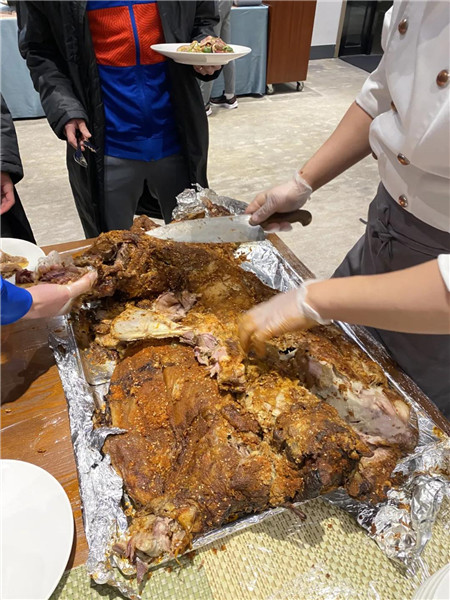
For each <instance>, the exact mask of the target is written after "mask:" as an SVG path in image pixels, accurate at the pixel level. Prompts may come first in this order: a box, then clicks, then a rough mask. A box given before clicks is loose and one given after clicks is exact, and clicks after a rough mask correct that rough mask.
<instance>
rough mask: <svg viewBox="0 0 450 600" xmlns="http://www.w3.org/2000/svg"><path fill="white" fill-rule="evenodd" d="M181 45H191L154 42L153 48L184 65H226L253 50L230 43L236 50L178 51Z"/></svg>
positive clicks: (186, 44)
mask: <svg viewBox="0 0 450 600" xmlns="http://www.w3.org/2000/svg"><path fill="white" fill-rule="evenodd" d="M180 46H189V43H184V44H153V46H151V49H152V50H155V51H156V52H159V53H160V54H163V55H164V56H167V57H168V58H171V59H172V60H174V61H175V62H177V63H181V64H183V65H196V66H201V65H203V66H204V65H207V66H211V67H213V66H217V65H226V64H227V63H229V62H230V61H231V60H236V59H237V58H241V57H242V56H245V55H246V54H248V53H249V52H251V51H252V49H251V48H248V47H247V46H237V45H236V44H229V46H231V47H232V48H233V50H234V52H178V51H177V48H180Z"/></svg>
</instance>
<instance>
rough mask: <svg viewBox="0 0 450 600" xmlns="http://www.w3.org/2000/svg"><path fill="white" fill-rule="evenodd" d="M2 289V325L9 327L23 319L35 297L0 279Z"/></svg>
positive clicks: (0, 307) (0, 305)
mask: <svg viewBox="0 0 450 600" xmlns="http://www.w3.org/2000/svg"><path fill="white" fill-rule="evenodd" d="M0 289H1V304H0V313H1V324H2V325H9V324H10V323H14V322H15V321H18V320H19V319H21V318H22V317H23V316H24V315H26V314H27V312H28V311H29V310H30V308H31V305H32V304H33V296H32V295H31V294H30V292H29V291H28V290H25V289H23V288H20V287H17V286H16V285H13V284H12V283H9V281H5V280H4V279H3V277H1V278H0Z"/></svg>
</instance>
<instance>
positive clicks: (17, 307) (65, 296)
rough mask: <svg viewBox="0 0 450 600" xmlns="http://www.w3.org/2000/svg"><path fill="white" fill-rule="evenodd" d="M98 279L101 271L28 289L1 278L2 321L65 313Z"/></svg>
mask: <svg viewBox="0 0 450 600" xmlns="http://www.w3.org/2000/svg"><path fill="white" fill-rule="evenodd" d="M96 280H97V272H96V271H90V272H89V273H86V275H83V277H81V278H80V279H78V280H77V281H74V282H73V283H70V284H68V285H58V284H55V283H40V284H38V285H36V286H33V287H31V288H28V289H24V288H19V287H17V286H15V285H13V284H12V283H9V282H8V281H5V280H4V279H3V278H1V281H0V283H1V324H2V325H8V324H10V323H14V322H15V321H18V320H19V319H22V318H23V319H40V318H43V317H54V316H57V315H62V314H65V313H66V312H68V311H69V310H70V306H71V304H72V301H73V300H74V299H75V298H77V297H78V296H80V295H81V294H85V293H86V292H87V291H89V290H90V289H91V287H92V286H93V285H94V283H95V281H96Z"/></svg>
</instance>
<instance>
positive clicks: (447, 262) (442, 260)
mask: <svg viewBox="0 0 450 600" xmlns="http://www.w3.org/2000/svg"><path fill="white" fill-rule="evenodd" d="M438 266H439V270H440V272H441V275H442V279H443V280H444V283H445V285H446V286H447V289H448V291H449V292H450V254H440V255H439V256H438Z"/></svg>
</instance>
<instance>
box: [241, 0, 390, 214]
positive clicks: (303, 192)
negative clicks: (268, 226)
mask: <svg viewBox="0 0 450 600" xmlns="http://www.w3.org/2000/svg"><path fill="white" fill-rule="evenodd" d="M392 12H393V11H392V10H389V11H388V12H387V13H386V15H385V21H384V24H383V34H382V46H383V49H385V48H386V45H387V40H388V38H389V35H390V26H391V21H392V22H395V19H394V20H392ZM390 102H391V97H390V92H389V88H388V85H387V81H386V72H385V67H384V56H383V58H382V59H381V61H380V64H379V65H378V67H377V68H376V69H375V71H374V72H373V73H371V75H370V76H369V77H368V78H367V80H366V82H365V83H364V85H363V87H362V90H361V92H360V93H359V94H358V96H357V98H356V100H355V102H353V104H352V105H351V106H350V108H349V109H348V110H347V112H346V114H345V115H344V117H343V119H342V120H341V122H340V123H339V125H338V126H337V128H336V129H335V131H334V132H333V133H332V134H331V136H330V137H329V138H328V140H327V141H326V142H325V143H324V144H323V145H322V146H321V147H320V148H319V150H318V151H317V152H316V153H315V154H314V156H313V157H312V158H311V159H310V160H308V162H307V163H306V164H305V165H304V166H303V167H302V168H301V169H300V171H299V172H297V173H295V175H294V177H292V179H290V180H289V181H288V182H286V183H284V184H281V185H277V186H275V187H273V188H271V189H269V190H266V191H264V192H261V193H260V194H258V195H257V196H256V197H255V199H254V200H253V201H252V202H251V203H250V204H249V205H248V207H247V210H246V212H247V213H248V214H252V218H251V220H250V222H251V223H252V224H253V225H256V224H258V223H261V222H262V221H264V220H265V219H267V218H268V217H269V216H270V215H272V214H273V213H275V212H290V211H291V210H296V209H298V208H301V207H302V206H303V204H305V202H306V201H307V200H308V198H309V196H310V195H311V193H312V192H313V191H314V190H317V189H319V188H320V187H322V186H323V185H325V184H326V183H328V182H329V181H331V180H332V179H334V178H335V177H337V176H338V175H340V174H341V173H343V172H344V171H346V170H347V169H349V168H350V167H352V166H353V165H355V164H356V163H357V162H359V161H360V160H362V159H363V158H364V157H365V156H367V155H368V154H369V153H370V151H371V149H370V144H369V130H370V125H371V123H372V120H373V119H374V118H375V117H376V116H377V115H379V114H381V113H383V112H385V111H386V110H389V107H390ZM299 178H300V179H299Z"/></svg>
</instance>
